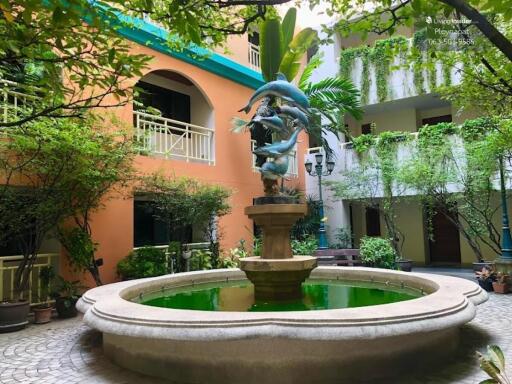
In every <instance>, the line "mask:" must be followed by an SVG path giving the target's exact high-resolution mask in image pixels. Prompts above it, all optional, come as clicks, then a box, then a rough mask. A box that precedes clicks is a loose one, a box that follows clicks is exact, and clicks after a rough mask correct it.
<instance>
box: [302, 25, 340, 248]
mask: <svg viewBox="0 0 512 384" xmlns="http://www.w3.org/2000/svg"><path fill="white" fill-rule="evenodd" d="M319 35H320V37H324V36H323V33H322V32H319ZM319 52H321V53H322V54H323V60H324V62H323V64H322V65H321V66H320V67H318V68H317V69H316V70H315V71H314V72H313V74H312V76H311V81H312V82H318V81H320V80H322V79H325V78H326V77H331V76H336V75H337V74H338V72H339V70H338V56H339V55H338V52H339V40H338V39H337V37H335V38H334V43H333V44H330V45H322V46H320V47H319ZM325 138H326V139H327V141H328V143H329V146H330V147H331V149H332V150H333V153H334V160H335V162H336V166H335V169H334V171H333V173H332V174H331V176H327V177H324V178H323V180H334V179H335V178H336V175H337V174H339V172H340V170H341V168H340V167H341V165H342V164H341V162H340V159H341V156H342V152H341V145H340V144H341V141H340V139H339V138H338V137H337V136H336V135H334V134H332V133H328V134H327V135H326V136H325ZM307 159H309V160H310V161H311V162H312V163H313V164H315V156H314V154H311V155H307V154H306V155H305V161H306V160H307ZM299 167H303V165H302V164H299ZM302 169H304V168H302ZM325 169H326V168H325V166H324V170H325ZM306 194H307V195H312V196H315V197H318V178H317V177H311V176H309V175H308V174H307V173H306ZM322 194H323V198H324V213H325V217H326V218H327V221H326V223H325V225H326V231H327V238H328V240H329V243H330V244H334V243H335V242H336V231H337V228H341V227H349V226H350V218H349V210H348V205H347V204H346V203H342V202H341V201H337V200H335V199H334V198H333V196H332V193H331V191H330V190H329V189H327V188H325V187H324V188H323V191H322Z"/></svg>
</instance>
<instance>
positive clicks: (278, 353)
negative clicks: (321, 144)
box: [77, 267, 487, 384]
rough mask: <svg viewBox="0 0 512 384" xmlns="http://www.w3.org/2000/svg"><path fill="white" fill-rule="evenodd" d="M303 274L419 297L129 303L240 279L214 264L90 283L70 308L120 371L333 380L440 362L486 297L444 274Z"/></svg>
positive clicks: (195, 379)
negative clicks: (308, 304)
mask: <svg viewBox="0 0 512 384" xmlns="http://www.w3.org/2000/svg"><path fill="white" fill-rule="evenodd" d="M311 278H313V279H339V280H344V281H351V280H352V281H359V282H361V281H368V282H375V283H382V284H384V285H388V286H390V287H392V286H395V287H401V286H406V287H410V288H414V289H417V290H422V291H423V292H424V293H425V294H426V295H425V296H422V297H420V298H417V299H413V300H408V301H402V302H398V303H392V304H384V305H376V306H367V307H358V308H344V309H332V310H319V311H303V312H302V311H292V312H210V311H193V310H180V309H168V308H158V307H152V306H146V305H142V304H138V303H136V302H134V301H131V300H135V299H137V298H138V297H140V295H141V294H142V295H144V294H147V293H150V292H155V291H160V290H165V289H168V288H171V287H177V286H183V285H193V284H199V283H206V282H214V281H230V280H233V281H234V280H245V279H246V277H245V274H244V273H243V272H242V271H240V270H238V269H222V270H213V271H199V272H189V273H183V274H175V275H166V276H160V277H156V278H149V279H140V280H132V281H126V282H121V283H115V284H110V285H106V286H102V287H97V288H94V289H91V290H89V291H87V292H86V293H85V294H84V295H83V296H82V298H81V299H80V300H79V302H78V303H77V308H78V310H79V311H80V312H82V313H84V314H85V316H84V321H85V323H87V324H88V325H89V326H91V327H92V328H95V329H97V330H99V331H101V332H103V347H104V352H105V354H106V355H107V356H108V357H109V358H110V359H112V360H113V361H114V362H115V363H117V364H118V365H121V366H123V367H125V368H127V369H130V370H134V371H138V372H141V373H144V374H148V375H153V376H158V377H164V378H167V379H171V380H172V381H173V382H176V383H180V384H183V383H187V384H189V383H198V384H199V383H204V384H206V383H208V384H212V383H223V384H228V383H242V382H243V383H258V384H260V383H262V382H263V383H266V382H268V383H271V382H279V383H294V384H296V383H308V384H310V383H322V384H323V383H326V384H327V383H329V384H330V383H333V384H334V383H336V384H340V383H343V382H344V380H360V379H367V380H371V379H372V378H373V379H375V378H379V377H383V376H392V375H396V374H398V373H400V372H402V371H404V370H411V369H416V368H415V367H425V366H428V365H429V363H431V362H434V361H442V360H443V359H445V358H446V357H447V356H449V355H450V354H451V353H452V352H453V350H454V349H455V348H456V347H457V345H458V329H459V327H460V326H461V325H463V324H465V323H467V322H469V321H470V320H472V319H473V318H474V316H475V313H476V305H478V304H480V303H482V302H484V301H486V300H487V294H486V292H485V291H483V290H482V289H481V288H480V287H479V286H478V285H477V284H475V283H473V282H471V281H468V280H464V279H459V278H455V277H449V276H440V275H431V274H420V273H407V272H400V271H390V270H382V269H374V268H356V267H353V268H338V267H319V268H317V269H315V270H313V272H312V273H311ZM276 380H278V381H276Z"/></svg>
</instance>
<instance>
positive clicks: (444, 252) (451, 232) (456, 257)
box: [429, 207, 461, 264]
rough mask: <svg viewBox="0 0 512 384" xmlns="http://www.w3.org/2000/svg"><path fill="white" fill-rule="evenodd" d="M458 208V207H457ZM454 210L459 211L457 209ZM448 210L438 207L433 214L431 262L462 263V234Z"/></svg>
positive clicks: (430, 242) (430, 239) (430, 247)
mask: <svg viewBox="0 0 512 384" xmlns="http://www.w3.org/2000/svg"><path fill="white" fill-rule="evenodd" d="M455 208H456V207H455ZM452 212H457V210H456V209H454V210H452ZM452 214H453V213H451V212H450V213H447V212H446V210H443V209H436V210H435V212H434V214H433V216H432V236H431V237H432V238H429V250H430V252H429V256H430V263H431V264H460V263H461V257H460V235H459V230H458V229H457V227H456V226H455V225H454V224H453V223H452V222H451V221H450V219H449V218H448V216H447V215H452Z"/></svg>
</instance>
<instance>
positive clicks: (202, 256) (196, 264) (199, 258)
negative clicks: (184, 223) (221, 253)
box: [189, 249, 213, 271]
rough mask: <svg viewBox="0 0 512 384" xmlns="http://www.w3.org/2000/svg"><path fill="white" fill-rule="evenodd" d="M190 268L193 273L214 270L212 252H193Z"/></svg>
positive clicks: (201, 250)
mask: <svg viewBox="0 0 512 384" xmlns="http://www.w3.org/2000/svg"><path fill="white" fill-rule="evenodd" d="M189 267H190V270H191V271H203V270H206V269H213V266H212V254H211V252H210V251H207V250H204V249H195V250H193V251H192V256H191V257H190V264H189Z"/></svg>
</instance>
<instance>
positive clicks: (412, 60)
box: [340, 30, 451, 104]
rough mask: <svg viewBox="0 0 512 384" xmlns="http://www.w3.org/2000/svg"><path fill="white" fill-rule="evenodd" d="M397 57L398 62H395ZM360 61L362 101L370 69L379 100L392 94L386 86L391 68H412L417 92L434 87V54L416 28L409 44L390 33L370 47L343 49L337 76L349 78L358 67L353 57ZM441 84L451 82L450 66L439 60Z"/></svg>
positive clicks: (365, 97)
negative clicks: (373, 73) (372, 71)
mask: <svg viewBox="0 0 512 384" xmlns="http://www.w3.org/2000/svg"><path fill="white" fill-rule="evenodd" d="M397 56H398V65H394V61H395V57H397ZM358 59H359V60H361V69H360V70H361V103H362V104H368V102H369V99H370V88H371V76H370V72H371V69H373V70H374V71H375V79H376V90H377V100H378V102H384V101H386V100H389V99H391V98H392V97H393V95H392V94H391V93H390V92H391V89H390V87H389V82H390V75H391V73H392V71H393V70H396V69H400V68H405V69H406V70H409V69H411V70H412V71H413V79H414V80H413V81H414V87H415V89H416V93H417V94H422V93H425V92H426V91H427V89H426V87H425V83H427V84H428V90H429V91H430V92H433V91H434V90H435V89H436V87H437V63H438V62H439V61H438V60H437V59H436V57H435V54H432V53H431V52H429V51H428V46H427V40H426V34H425V31H424V30H420V31H417V32H416V33H415V34H414V36H413V38H412V46H411V47H409V39H407V38H406V37H404V36H393V37H390V38H388V39H382V40H377V41H376V42H375V44H374V45H373V47H367V46H362V47H355V48H346V49H344V50H342V51H341V53H340V75H341V76H342V77H346V78H352V77H353V76H352V74H353V71H354V70H356V69H357V66H356V60H358ZM441 64H442V73H443V82H444V85H450V84H451V66H450V65H448V64H447V63H446V62H445V61H443V62H441Z"/></svg>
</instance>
